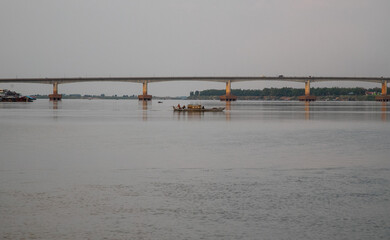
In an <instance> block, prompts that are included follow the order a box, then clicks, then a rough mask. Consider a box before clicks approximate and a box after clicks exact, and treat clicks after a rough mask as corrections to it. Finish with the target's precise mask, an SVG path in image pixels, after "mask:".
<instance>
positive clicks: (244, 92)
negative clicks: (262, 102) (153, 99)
mask: <svg viewBox="0 0 390 240" xmlns="http://www.w3.org/2000/svg"><path fill="white" fill-rule="evenodd" d="M380 92H381V89H380V88H369V89H366V88H360V87H356V88H338V87H332V88H311V89H310V93H311V94H312V95H315V96H317V97H328V98H331V99H334V98H337V97H343V96H344V98H345V97H347V98H348V99H346V100H374V99H375V97H374V96H375V95H380ZM224 94H225V90H224V89H221V90H219V89H208V90H203V91H192V92H190V96H189V99H214V98H216V97H219V96H222V95H224ZM232 94H233V95H235V96H237V97H238V98H239V99H282V98H286V97H288V98H290V99H296V98H297V97H298V96H302V95H304V94H305V89H303V88H288V87H284V88H264V89H263V90H260V89H257V90H255V89H232ZM335 100H338V99H335Z"/></svg>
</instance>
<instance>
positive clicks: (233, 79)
mask: <svg viewBox="0 0 390 240" xmlns="http://www.w3.org/2000/svg"><path fill="white" fill-rule="evenodd" d="M229 80H230V81H231V82H245V81H288V82H306V81H308V80H310V82H325V81H359V82H377V83H381V82H383V81H389V80H390V78H384V77H287V76H283V77H265V76H261V77H253V76H250V77H229V76H225V77H85V78H81V77H70V78H3V79H1V78H0V83H5V82H13V83H18V82H19V83H43V84H52V83H55V82H56V83H59V84H63V83H76V82H138V83H142V82H145V81H146V82H149V83H152V82H171V81H211V82H226V81H229Z"/></svg>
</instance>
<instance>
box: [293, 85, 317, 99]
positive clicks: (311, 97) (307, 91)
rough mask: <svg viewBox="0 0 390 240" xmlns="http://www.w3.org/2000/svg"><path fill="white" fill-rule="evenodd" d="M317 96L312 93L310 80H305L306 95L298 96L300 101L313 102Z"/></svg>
mask: <svg viewBox="0 0 390 240" xmlns="http://www.w3.org/2000/svg"><path fill="white" fill-rule="evenodd" d="M316 99H317V98H316V96H311V95H310V80H306V81H305V96H300V97H298V100H299V101H305V102H312V101H315V100H316Z"/></svg>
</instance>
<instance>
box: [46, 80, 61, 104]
mask: <svg viewBox="0 0 390 240" xmlns="http://www.w3.org/2000/svg"><path fill="white" fill-rule="evenodd" d="M49 99H50V101H59V100H61V99H62V94H58V82H54V83H53V94H49Z"/></svg>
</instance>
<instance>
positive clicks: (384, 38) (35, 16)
mask: <svg viewBox="0 0 390 240" xmlns="http://www.w3.org/2000/svg"><path fill="white" fill-rule="evenodd" d="M389 13H390V1H389V0H131V1H127V0H123V1H120V0H106V1H103V0H83V1H81V0H63V1H57V0H45V1H44V0H34V1H31V0H25V1H20V0H1V1H0V33H1V35H0V36H1V37H0V78H13V77H86V76H222V75H223V76H239V75H245V76H262V75H265V76H275V75H279V74H283V75H286V76H287V75H294V76H295V75H297V76H309V75H311V76H373V77H376V76H379V77H380V76H386V77H390V45H389V44H390V27H389V23H390V14H389ZM301 85H302V86H301ZM271 86H274V87H281V86H293V87H302V88H303V87H304V86H303V84H296V83H287V82H281V83H270V82H247V83H233V84H232V88H256V89H258V88H264V87H271ZM312 86H313V87H323V86H340V87H341V86H363V87H367V86H377V85H375V84H364V83H357V82H353V83H316V84H312ZM224 87H225V85H224V83H213V82H175V83H153V84H149V93H150V94H152V95H156V96H168V95H170V96H183V95H189V92H190V91H191V90H197V89H198V90H202V89H208V88H218V89H223V88H224ZM378 87H379V85H378ZM0 88H8V89H9V88H12V89H14V90H17V91H20V92H22V93H23V94H34V93H40V94H49V93H51V91H52V87H51V86H50V85H41V84H10V83H7V84H0ZM59 91H60V92H61V93H81V94H100V93H105V94H110V95H111V94H120V95H122V94H130V95H132V94H136V95H138V94H140V93H141V92H142V85H141V84H137V83H75V84H64V85H60V86H59Z"/></svg>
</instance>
